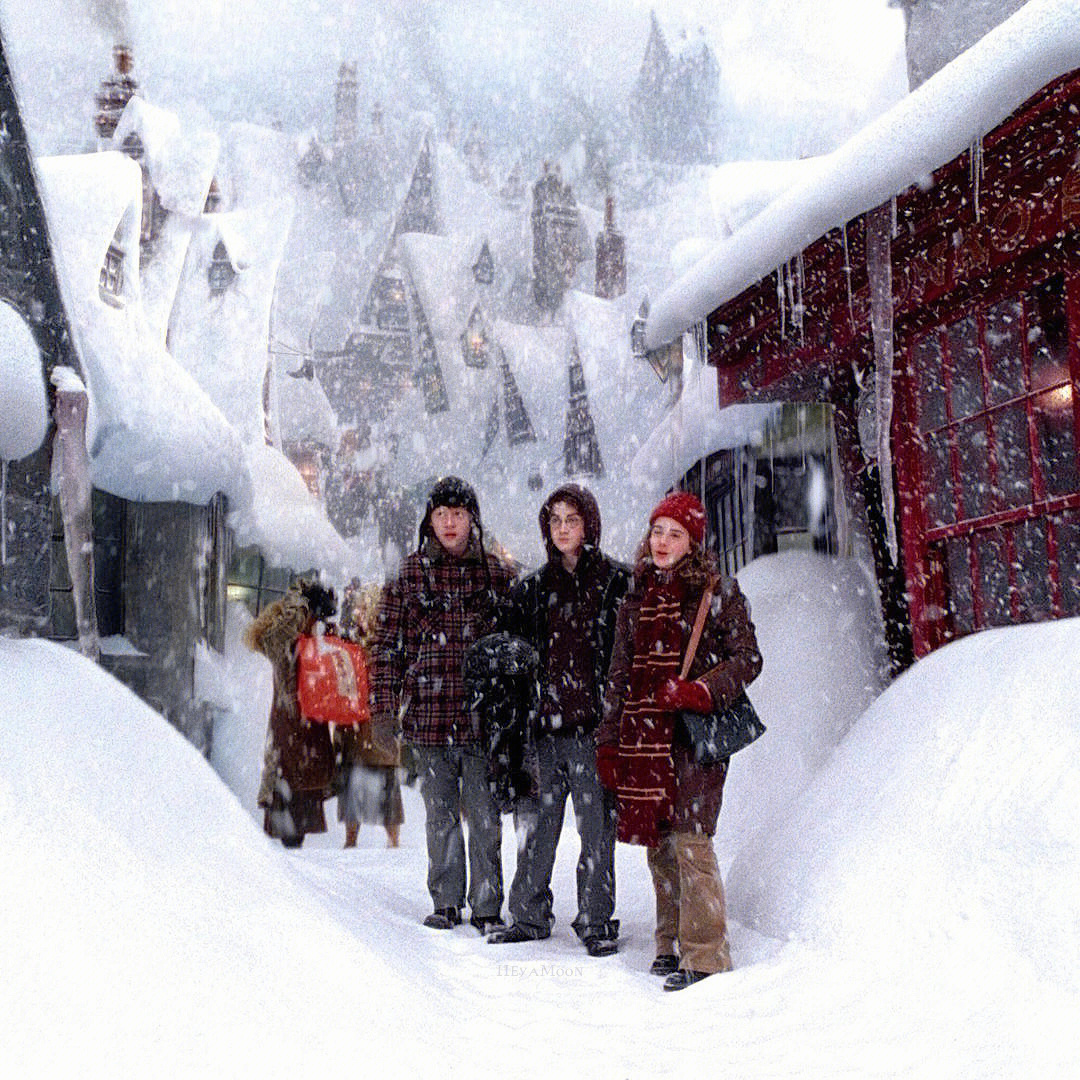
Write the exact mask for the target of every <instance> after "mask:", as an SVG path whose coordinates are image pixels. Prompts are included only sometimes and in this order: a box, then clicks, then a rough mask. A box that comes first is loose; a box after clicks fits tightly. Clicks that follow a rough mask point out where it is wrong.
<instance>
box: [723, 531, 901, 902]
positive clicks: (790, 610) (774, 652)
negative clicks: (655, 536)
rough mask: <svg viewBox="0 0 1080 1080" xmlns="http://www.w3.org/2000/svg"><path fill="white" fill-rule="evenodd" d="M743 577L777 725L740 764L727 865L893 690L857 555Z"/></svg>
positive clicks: (802, 557) (756, 565)
mask: <svg viewBox="0 0 1080 1080" xmlns="http://www.w3.org/2000/svg"><path fill="white" fill-rule="evenodd" d="M738 578H739V585H740V587H741V588H742V590H743V592H744V593H745V594H746V597H747V600H749V602H750V617H751V618H752V619H753V621H754V627H755V629H756V631H757V638H758V645H759V646H760V648H761V655H762V657H763V659H764V664H763V667H762V670H761V674H760V675H759V676H758V678H757V679H756V680H755V681H754V683H753V684H752V685H751V687H750V691H749V693H750V699H751V701H753V703H754V707H755V708H756V709H757V710H758V712H759V713H760V714H761V717H762V719H763V720H764V721H765V724H766V727H767V728H768V730H767V731H766V733H765V735H763V736H762V737H761V739H760V740H759V741H758V742H756V743H754V745H753V746H751V747H749V748H748V749H746V750H744V751H742V752H741V753H740V754H738V755H737V756H736V757H735V758H734V759H733V760H732V763H731V769H730V771H729V773H728V779H727V784H726V786H725V788H724V810H723V813H722V814H721V815H720V826H719V833H718V838H717V843H716V848H717V856H718V858H719V859H720V861H721V865H723V864H724V863H725V862H726V861H727V860H729V859H730V858H731V856H732V855H734V854H735V853H736V852H737V851H738V850H739V848H741V847H742V846H743V844H744V843H745V842H746V841H747V839H748V838H749V837H750V835H752V834H753V832H754V831H755V830H757V829H759V828H767V827H768V823H769V822H770V821H771V820H772V819H773V818H775V817H776V816H777V815H778V814H780V813H781V812H782V811H783V809H784V807H785V806H786V805H787V804H788V803H789V802H790V801H791V799H793V798H794V797H795V796H796V795H798V794H799V793H800V792H802V791H803V789H804V788H805V787H806V785H807V784H808V783H809V782H810V780H811V779H812V778H813V776H814V775H815V774H816V773H817V770H818V769H820V768H821V766H822V764H824V762H825V761H827V760H828V759H829V757H830V756H831V754H832V752H833V749H834V748H835V746H836V744H837V743H838V742H839V741H840V739H841V738H842V737H843V736H844V735H845V734H846V732H847V731H848V729H849V728H850V727H851V725H852V724H853V723H854V722H855V720H856V719H857V718H858V717H859V715H860V714H861V713H862V712H863V710H864V709H865V708H866V707H867V706H868V705H869V704H870V703H871V702H872V701H873V700H874V698H876V697H877V696H878V694H880V693H881V691H882V689H883V688H884V686H885V675H884V671H885V664H886V656H885V647H884V644H883V639H882V634H881V620H880V617H879V615H878V612H877V598H876V593H875V591H874V587H873V585H872V583H871V582H870V581H869V580H868V578H867V577H866V574H865V571H864V570H863V569H862V567H861V566H860V565H859V564H858V562H856V560H854V559H834V558H829V557H826V556H823V555H816V554H813V553H810V552H796V551H793V552H785V553H784V554H781V555H766V556H763V557H761V558H758V559H755V560H754V561H753V562H752V563H750V564H749V565H748V566H746V567H744V568H743V569H742V570H740V571H739V574H738ZM733 914H734V915H735V917H736V918H740V917H741V913H740V912H739V911H738V910H735V909H733Z"/></svg>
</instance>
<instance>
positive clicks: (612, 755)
mask: <svg viewBox="0 0 1080 1080" xmlns="http://www.w3.org/2000/svg"><path fill="white" fill-rule="evenodd" d="M596 775H597V776H598V777H599V778H600V783H601V784H602V785H603V786H604V787H606V788H607V789H608V791H618V790H619V748H618V747H617V746H614V745H612V744H611V743H600V745H599V746H597V748H596Z"/></svg>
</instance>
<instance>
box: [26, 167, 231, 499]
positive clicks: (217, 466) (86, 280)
mask: <svg viewBox="0 0 1080 1080" xmlns="http://www.w3.org/2000/svg"><path fill="white" fill-rule="evenodd" d="M38 172H39V176H40V178H41V185H42V195H43V202H44V204H45V211H46V217H47V220H48V224H49V232H50V236H51V238H52V241H53V248H54V254H55V260H56V267H57V273H58V276H59V278H60V283H61V289H62V291H63V293H64V298H65V301H66V306H67V310H68V313H69V316H70V318H71V322H72V334H73V338H74V341H75V345H76V348H77V350H78V353H79V357H80V359H81V361H82V365H83V369H84V371H85V373H86V382H87V390H88V393H89V398H90V409H89V416H88V430H87V442H88V446H89V451H90V461H91V470H92V478H93V482H94V484H95V486H96V487H99V488H101V489H103V490H105V491H109V492H111V493H112V494H114V495H118V496H120V497H122V498H126V499H131V500H135V501H151V502H170V501H182V502H191V503H197V504H201V503H205V502H207V501H208V500H209V499H210V498H211V497H212V496H213V495H214V493H215V492H218V491H223V492H225V494H226V495H228V496H229V499H230V502H231V503H232V505H233V506H237V507H240V506H243V505H245V504H246V503H247V501H248V499H249V497H250V488H249V481H248V477H247V473H246V470H245V469H244V465H243V457H242V454H241V449H240V440H239V438H238V436H237V434H236V432H235V431H234V430H233V428H232V427H231V426H230V425H229V423H228V422H227V421H226V419H225V417H224V416H223V415H222V413H221V411H220V410H219V409H218V408H217V407H216V406H215V405H214V403H213V402H212V401H211V400H210V399H209V397H207V395H206V394H205V393H204V392H203V390H202V389H201V388H200V387H199V386H198V384H197V383H196V382H195V381H194V379H192V378H191V376H190V375H188V373H187V372H185V371H184V370H183V369H182V368H181V367H180V365H179V364H177V363H176V361H175V360H174V359H173V358H172V357H171V356H170V355H169V353H168V352H167V351H166V350H165V348H164V345H163V344H162V343H161V342H160V341H159V340H158V339H157V337H156V335H155V334H154V333H153V332H152V331H151V328H150V325H149V323H148V322H147V319H146V316H145V314H144V312H143V309H142V305H141V303H140V299H141V297H140V285H139V221H140V213H141V206H142V192H141V174H140V171H139V167H138V166H137V165H136V164H135V162H134V161H132V160H131V159H130V158H128V157H126V156H125V155H123V154H119V153H116V152H112V151H110V152H104V153H100V154H80V155H73V156H67V157H56V158H44V159H42V160H40V161H39V162H38ZM88 208H93V211H94V212H92V213H88V212H87V209H88ZM114 240H115V245H116V247H117V248H118V249H119V251H120V253H121V254H122V255H123V259H124V270H123V280H124V284H123V288H122V290H121V293H120V295H119V296H118V297H116V299H115V302H106V301H105V300H104V299H103V298H102V295H101V292H100V289H99V277H100V274H101V269H102V265H103V263H104V261H105V255H106V252H107V250H108V248H109V246H110V244H113V243H114Z"/></svg>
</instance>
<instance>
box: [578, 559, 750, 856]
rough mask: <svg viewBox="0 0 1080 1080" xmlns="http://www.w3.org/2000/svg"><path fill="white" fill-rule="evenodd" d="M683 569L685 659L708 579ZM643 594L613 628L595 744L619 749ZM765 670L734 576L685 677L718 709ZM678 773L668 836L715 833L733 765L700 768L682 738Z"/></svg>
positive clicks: (717, 595) (723, 582)
mask: <svg viewBox="0 0 1080 1080" xmlns="http://www.w3.org/2000/svg"><path fill="white" fill-rule="evenodd" d="M683 572H684V573H685V574H686V575H687V577H688V578H689V582H690V584H691V586H692V587H691V588H690V589H689V590H688V595H687V597H686V599H685V600H684V601H683V604H682V614H681V620H680V621H681V624H682V625H681V631H682V653H683V654H685V651H686V646H687V644H688V642H689V639H690V633H691V630H692V628H693V625H694V619H695V617H696V616H697V610H698V605H699V604H700V602H701V596H702V593H703V592H704V587H705V582H706V580H707V578H706V577H705V575H704V574H702V573H701V572H700V569H699V567H697V566H696V565H694V564H692V562H691V560H687V563H686V565H685V566H684V568H683ZM640 608H641V592H640V590H637V589H636V590H635V591H632V592H631V593H630V595H629V596H628V597H627V598H626V600H625V601H624V602H623V605H622V607H621V608H620V609H619V617H618V621H617V624H616V629H615V649H614V652H613V654H612V658H611V668H610V670H609V672H608V684H607V692H606V694H605V698H604V719H603V721H602V723H601V725H600V728H599V729H598V731H597V736H596V737H597V743H599V744H608V745H613V746H617V745H618V742H619V723H620V720H621V719H622V709H623V703H624V701H625V700H626V693H627V688H628V685H629V680H630V668H631V665H632V663H633V659H634V658H633V655H632V654H633V647H634V638H635V632H636V630H637V619H638V612H639V611H640ZM760 671H761V653H760V652H759V651H758V646H757V638H756V636H755V634H754V624H753V623H752V622H751V621H750V610H749V607H748V605H747V603H746V598H745V597H744V596H743V594H742V591H741V590H740V589H739V585H738V582H736V581H735V580H734V579H733V578H718V579H715V581H714V595H713V600H712V607H711V610H710V613H709V615H708V617H707V618H706V620H705V626H704V628H703V630H702V634H701V640H700V642H699V643H698V648H697V653H696V654H695V656H694V661H693V664H692V665H691V667H690V672H689V674H688V675H687V678H688V679H691V680H699V681H700V682H702V683H704V684H705V686H707V687H708V688H709V693H710V694H711V695H712V698H713V702H714V703H715V704H716V705H717V706H723V705H727V704H730V703H731V702H732V701H733V700H734V699H735V698H736V697H737V696H738V694H739V692H740V691H741V690H742V689H744V687H746V686H747V685H748V684H749V683H750V682H752V681H753V680H754V679H755V678H757V676H758V674H759V673H760ZM672 760H673V763H674V769H675V784H676V793H675V803H674V808H673V811H672V819H671V821H669V822H662V823H661V830H662V831H672V832H702V833H705V834H706V835H708V836H712V835H713V833H714V832H715V831H716V822H717V819H718V817H719V815H720V802H721V799H722V797H723V791H724V779H725V777H726V775H727V761H722V762H719V763H718V764H716V765H696V764H695V763H694V761H693V759H692V757H691V755H690V752H689V750H688V749H687V748H686V747H684V746H682V745H680V744H679V743H678V742H677V741H676V742H675V744H674V745H673V747H672Z"/></svg>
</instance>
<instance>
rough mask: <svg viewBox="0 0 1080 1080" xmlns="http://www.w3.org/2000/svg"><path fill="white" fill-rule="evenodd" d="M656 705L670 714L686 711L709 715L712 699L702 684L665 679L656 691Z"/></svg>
mask: <svg viewBox="0 0 1080 1080" xmlns="http://www.w3.org/2000/svg"><path fill="white" fill-rule="evenodd" d="M656 704H657V705H659V706H660V708H662V709H670V710H671V711H672V712H676V711H677V710H679V709H686V710H687V711H688V712H696V713H709V712H712V708H713V699H712V694H710V693H709V688H708V687H707V686H706V685H705V684H704V683H700V682H687V681H686V679H665V680H664V682H663V683H662V684H661V686H660V689H659V690H657V691H656Z"/></svg>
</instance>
